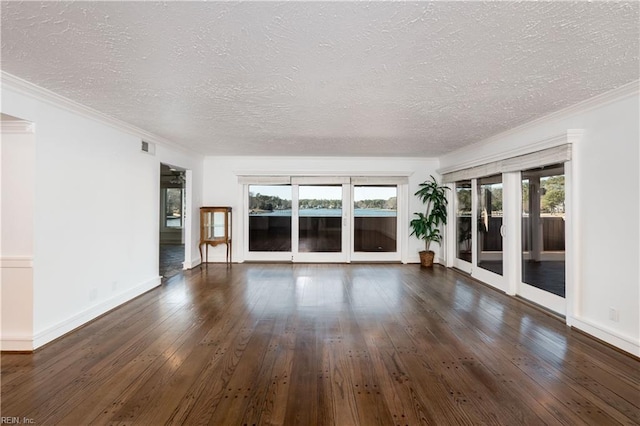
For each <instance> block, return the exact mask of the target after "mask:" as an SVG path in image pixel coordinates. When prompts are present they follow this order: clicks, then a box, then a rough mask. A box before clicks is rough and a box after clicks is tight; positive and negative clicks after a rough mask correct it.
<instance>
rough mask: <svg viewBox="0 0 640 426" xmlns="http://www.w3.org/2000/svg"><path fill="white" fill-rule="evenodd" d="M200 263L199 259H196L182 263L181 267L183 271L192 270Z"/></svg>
mask: <svg viewBox="0 0 640 426" xmlns="http://www.w3.org/2000/svg"><path fill="white" fill-rule="evenodd" d="M201 263H202V262H201V261H200V257H196V258H195V259H191V260H190V261H188V262H187V261H185V262H182V267H183V268H184V269H193V268H195V267H196V266H198V265H200V264H201Z"/></svg>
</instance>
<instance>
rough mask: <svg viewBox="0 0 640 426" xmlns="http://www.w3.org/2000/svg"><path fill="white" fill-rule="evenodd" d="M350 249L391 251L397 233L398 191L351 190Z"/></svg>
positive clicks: (387, 188) (392, 188)
mask: <svg viewBox="0 0 640 426" xmlns="http://www.w3.org/2000/svg"><path fill="white" fill-rule="evenodd" d="M353 212H354V221H353V223H354V225H353V227H354V229H353V240H354V241H353V249H354V251H356V252H395V251H397V232H398V217H397V216H398V188H397V187H396V186H355V187H354V188H353Z"/></svg>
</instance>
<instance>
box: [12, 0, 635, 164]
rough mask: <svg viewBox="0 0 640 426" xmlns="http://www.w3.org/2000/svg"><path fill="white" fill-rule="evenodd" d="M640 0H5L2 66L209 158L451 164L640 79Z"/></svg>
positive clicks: (24, 77) (14, 73)
mask: <svg viewBox="0 0 640 426" xmlns="http://www.w3.org/2000/svg"><path fill="white" fill-rule="evenodd" d="M639 5H640V3H639V2H637V1H633V2H628V3H624V2H558V1H554V2H434V3H431V2H429V3H425V2H423V3H406V2H393V3H391V2H373V3H371V2H357V3H356V2H286V3H275V2H242V3H239V2H212V3H203V2H165V3H156V2H45V3H39V2H5V1H3V2H2V10H1V12H2V52H1V53H2V70H3V71H5V72H8V73H10V74H13V75H15V76H17V77H20V78H23V79H25V80H27V81H30V82H33V83H35V84H37V85H39V86H42V87H44V88H46V89H49V90H51V91H53V92H56V93H58V94H60V95H63V96H65V97H67V98H70V99H72V100H75V101H78V102H80V103H82V104H84V105H87V106H89V107H92V108H94V109H96V110H98V111H101V112H103V113H105V114H107V115H110V116H112V117H115V118H118V119H120V120H123V121H126V122H128V123H130V124H133V125H135V126H138V127H140V128H142V129H144V130H146V131H149V132H152V133H155V134H157V135H159V136H161V137H163V138H166V139H169V140H172V141H174V142H177V143H179V144H183V145H186V146H188V147H190V148H192V149H193V150H196V151H199V152H201V153H204V154H222V155H329V156H332V155H342V156H350V155H358V156H359V155H365V156H438V155H441V154H443V153H446V152H450V151H452V150H455V149H457V148H460V147H462V146H464V145H467V144H469V143H472V142H475V141H478V140H481V139H484V138H486V137H489V136H492V135H494V134H497V133H500V132H502V131H504V130H508V129H510V128H512V127H515V126H517V125H519V124H522V123H525V122H527V121H530V120H532V119H535V118H538V117H540V116H543V115H545V114H548V113H550V112H553V111H556V110H559V109H561V108H563V107H566V106H569V105H572V104H575V103H577V102H579V101H582V100H584V99H588V98H590V97H592V96H594V95H597V94H600V93H603V92H606V91H608V90H611V89H614V88H616V87H619V86H621V85H623V84H625V83H628V82H631V81H634V80H638V78H639V60H638V56H639V55H638V52H639V42H638V40H639V37H640V36H639V24H638V22H639V13H638V12H639Z"/></svg>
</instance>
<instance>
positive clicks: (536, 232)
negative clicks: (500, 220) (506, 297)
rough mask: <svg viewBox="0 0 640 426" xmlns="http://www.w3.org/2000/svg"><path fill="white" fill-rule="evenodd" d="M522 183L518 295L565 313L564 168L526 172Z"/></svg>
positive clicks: (543, 168) (552, 167) (538, 169)
mask: <svg viewBox="0 0 640 426" xmlns="http://www.w3.org/2000/svg"><path fill="white" fill-rule="evenodd" d="M521 184H522V203H521V213H522V215H521V225H522V244H521V246H522V252H521V265H522V268H521V274H520V277H519V285H518V294H520V295H521V296H522V297H525V298H527V299H529V300H532V301H534V302H536V303H539V304H541V305H543V306H547V307H549V308H551V309H552V310H554V311H556V312H560V313H564V309H565V301H564V298H565V222H566V221H565V219H566V218H565V177H564V165H563V164H555V165H551V166H546V167H540V168H536V169H529V170H525V171H523V172H522V173H521Z"/></svg>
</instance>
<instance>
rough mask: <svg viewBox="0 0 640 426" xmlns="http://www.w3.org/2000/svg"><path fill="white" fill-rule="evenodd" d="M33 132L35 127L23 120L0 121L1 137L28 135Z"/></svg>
mask: <svg viewBox="0 0 640 426" xmlns="http://www.w3.org/2000/svg"><path fill="white" fill-rule="evenodd" d="M34 131H35V125H34V124H33V123H31V122H29V121H24V120H0V132H2V134H3V135H30V134H33V133H34Z"/></svg>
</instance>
